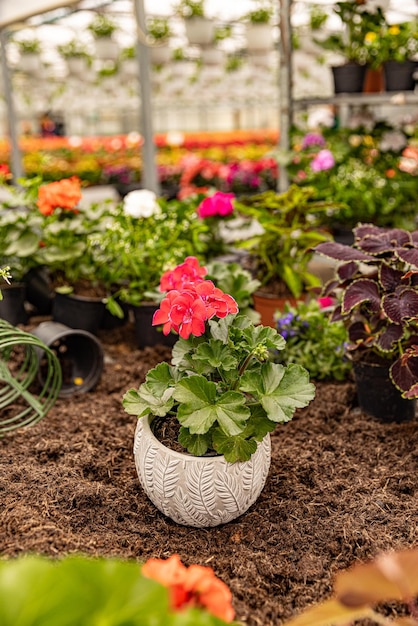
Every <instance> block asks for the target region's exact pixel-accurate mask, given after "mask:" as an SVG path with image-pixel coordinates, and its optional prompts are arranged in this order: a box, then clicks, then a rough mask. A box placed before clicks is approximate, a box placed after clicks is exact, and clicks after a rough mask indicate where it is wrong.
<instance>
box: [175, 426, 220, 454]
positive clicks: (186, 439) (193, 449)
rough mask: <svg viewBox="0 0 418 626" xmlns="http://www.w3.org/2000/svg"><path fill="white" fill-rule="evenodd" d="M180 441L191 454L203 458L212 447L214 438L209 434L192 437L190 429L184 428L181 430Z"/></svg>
mask: <svg viewBox="0 0 418 626" xmlns="http://www.w3.org/2000/svg"><path fill="white" fill-rule="evenodd" d="M178 441H179V443H180V444H181V445H182V446H183V448H185V449H186V450H187V451H188V452H190V454H193V455H194V456H203V455H204V454H205V452H207V450H208V448H209V447H210V445H211V442H212V438H211V436H210V435H209V434H208V433H205V434H204V435H192V434H191V432H190V431H189V429H188V428H184V426H182V427H181V428H180V433H179V439H178Z"/></svg>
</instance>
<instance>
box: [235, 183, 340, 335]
mask: <svg viewBox="0 0 418 626" xmlns="http://www.w3.org/2000/svg"><path fill="white" fill-rule="evenodd" d="M313 196H314V189H313V188H310V187H305V188H301V187H297V186H296V185H292V186H291V187H289V189H288V190H287V191H286V192H284V193H281V194H278V193H276V192H275V191H266V192H263V193H261V194H256V195H253V196H248V197H243V198H240V199H239V200H235V201H234V206H235V210H236V212H237V213H238V214H242V215H243V216H247V217H249V218H251V219H253V220H255V223H256V224H258V225H259V226H260V227H261V232H260V231H259V232H258V233H256V234H254V235H252V236H250V237H249V238H247V239H244V240H241V241H237V242H236V243H235V246H236V247H237V248H241V249H242V248H244V249H245V250H248V252H249V265H250V268H251V270H252V272H253V274H254V276H255V277H256V278H257V279H258V280H260V282H261V287H260V289H259V290H258V291H257V292H255V294H254V304H255V308H256V310H258V311H259V312H260V313H261V322H262V323H263V324H266V325H267V324H268V325H271V326H274V325H275V322H274V313H275V311H277V310H280V309H282V308H283V304H284V302H285V301H290V302H293V303H295V301H296V299H299V298H301V297H303V296H306V290H307V289H308V288H309V287H314V286H318V285H320V284H321V279H320V278H319V276H318V275H315V274H313V273H312V272H311V271H310V267H309V264H310V261H311V260H312V256H313V252H312V251H311V249H312V247H313V246H315V245H316V244H318V243H320V242H323V241H326V240H327V239H329V238H330V236H329V235H328V234H327V233H326V232H325V231H322V230H321V229H320V228H319V224H320V221H321V220H320V216H321V213H323V212H325V211H327V210H328V209H330V208H332V206H333V203H332V202H328V201H327V202H319V201H315V200H314V199H313Z"/></svg>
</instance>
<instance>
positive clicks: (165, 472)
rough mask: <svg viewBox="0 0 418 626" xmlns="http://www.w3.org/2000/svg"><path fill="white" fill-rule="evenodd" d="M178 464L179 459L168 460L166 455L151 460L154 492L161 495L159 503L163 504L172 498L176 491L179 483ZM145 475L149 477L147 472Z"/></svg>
mask: <svg viewBox="0 0 418 626" xmlns="http://www.w3.org/2000/svg"><path fill="white" fill-rule="evenodd" d="M179 463H180V460H179V459H171V460H170V459H169V457H168V455H162V456H156V457H155V459H154V460H153V464H152V477H153V484H154V490H155V491H158V492H159V493H161V501H162V503H164V504H165V503H166V502H167V500H169V499H170V498H172V497H173V496H174V493H175V491H176V487H177V483H178V482H179V472H178V471H177V468H178V465H179ZM150 469H151V468H150ZM147 475H149V474H148V472H147Z"/></svg>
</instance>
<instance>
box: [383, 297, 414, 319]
mask: <svg viewBox="0 0 418 626" xmlns="http://www.w3.org/2000/svg"><path fill="white" fill-rule="evenodd" d="M382 308H383V311H384V312H385V314H386V315H387V317H388V318H389V319H390V320H391V321H392V322H394V323H395V324H402V321H403V320H405V319H417V318H418V293H417V292H416V291H415V289H410V288H405V289H398V290H397V291H396V292H395V293H389V294H387V295H385V296H383V298H382Z"/></svg>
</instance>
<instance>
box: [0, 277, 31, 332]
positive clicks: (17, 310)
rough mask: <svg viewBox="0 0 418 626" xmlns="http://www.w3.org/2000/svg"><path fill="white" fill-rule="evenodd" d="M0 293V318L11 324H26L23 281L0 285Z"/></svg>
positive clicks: (24, 286) (26, 314) (26, 315)
mask: <svg viewBox="0 0 418 626" xmlns="http://www.w3.org/2000/svg"><path fill="white" fill-rule="evenodd" d="M1 293H2V294H3V299H2V300H0V318H1V319H3V320H6V322H9V324H12V325H13V326H17V325H18V324H26V323H27V321H28V313H27V311H26V308H25V301H26V285H25V284H24V283H13V284H11V285H2V286H1Z"/></svg>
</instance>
